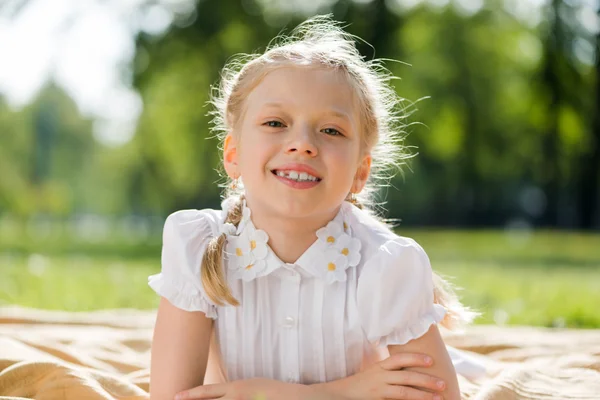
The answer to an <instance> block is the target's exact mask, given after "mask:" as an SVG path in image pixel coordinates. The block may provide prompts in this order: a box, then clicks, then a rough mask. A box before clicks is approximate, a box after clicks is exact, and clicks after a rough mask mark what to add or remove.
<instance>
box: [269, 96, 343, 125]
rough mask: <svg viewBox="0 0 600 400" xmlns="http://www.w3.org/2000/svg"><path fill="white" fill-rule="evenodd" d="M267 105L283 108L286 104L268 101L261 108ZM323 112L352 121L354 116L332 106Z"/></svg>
mask: <svg viewBox="0 0 600 400" xmlns="http://www.w3.org/2000/svg"><path fill="white" fill-rule="evenodd" d="M267 107H274V108H283V107H284V104H283V103H281V102H278V101H269V102H266V103H263V104H262V105H261V108H267ZM323 114H329V115H333V116H334V117H338V118H341V119H343V120H346V121H347V122H352V118H350V116H349V115H348V114H347V113H345V112H343V111H342V110H338V109H335V108H330V109H327V110H324V112H323Z"/></svg>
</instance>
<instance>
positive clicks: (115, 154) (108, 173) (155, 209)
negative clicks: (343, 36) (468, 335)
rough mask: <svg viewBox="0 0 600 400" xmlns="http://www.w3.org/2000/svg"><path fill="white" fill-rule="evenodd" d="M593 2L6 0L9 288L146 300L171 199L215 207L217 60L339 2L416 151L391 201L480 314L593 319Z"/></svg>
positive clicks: (596, 236) (406, 231)
mask: <svg viewBox="0 0 600 400" xmlns="http://www.w3.org/2000/svg"><path fill="white" fill-rule="evenodd" d="M599 9H600V4H599V2H598V1H597V0H564V1H562V0H551V1H550V0H504V1H500V0H487V1H483V0H429V1H424V0H385V1H384V0H360V1H358V0H354V1H352V0H219V1H216V0H201V1H193V0H127V1H124V0H104V1H101V0H85V1H82V0H0V306H4V305H12V304H18V305H22V306H29V307H36V308H46V309H61V310H69V311H83V310H93V309H103V308H140V309H152V308H154V307H156V306H157V304H158V299H157V296H156V295H155V294H154V293H153V292H152V291H151V290H150V289H149V288H148V286H147V277H148V275H151V274H154V273H157V272H158V271H159V269H160V248H161V230H162V224H163V222H164V219H165V217H166V216H167V215H168V214H169V213H170V212H173V211H175V210H178V209H182V208H205V207H212V208H215V207H218V206H219V202H220V191H219V190H220V188H219V186H218V183H220V182H222V179H221V178H220V177H219V175H218V173H217V172H216V169H217V168H218V165H219V157H220V156H219V151H217V146H218V142H217V141H216V140H215V139H214V137H212V134H211V132H210V124H209V122H210V118H209V117H208V116H207V115H206V113H207V112H208V111H209V108H208V107H207V106H206V102H207V100H208V95H209V91H210V86H211V85H213V84H215V83H217V81H218V77H219V71H220V68H221V67H222V66H223V64H224V63H225V62H226V61H227V60H228V58H229V57H231V56H232V55H234V54H236V53H240V52H244V53H251V52H255V51H262V50H264V48H265V46H266V45H267V44H268V42H269V41H270V39H271V38H272V37H273V36H275V35H277V34H278V33H279V32H282V31H283V32H289V31H290V30H291V29H292V28H293V27H294V26H295V25H296V24H297V23H299V22H301V21H302V20H304V19H306V18H307V17H310V16H312V15H316V14H323V13H332V14H333V16H334V18H335V19H337V20H340V21H343V22H344V23H346V24H347V30H348V31H349V32H350V33H352V34H355V35H357V36H359V37H361V38H362V39H364V41H365V42H359V43H358V46H359V49H360V51H361V53H362V54H363V55H364V56H365V57H366V58H367V59H371V58H373V57H374V56H375V57H377V58H386V59H391V60H397V61H389V62H388V63H386V66H387V68H389V69H390V71H391V72H392V73H393V74H394V75H396V76H397V77H399V78H400V79H397V80H395V81H394V87H395V89H396V90H397V92H398V93H399V94H400V96H402V97H403V98H405V99H406V101H405V102H404V106H405V111H406V114H407V117H406V123H407V124H408V127H407V133H409V135H408V136H407V137H406V140H405V144H406V145H407V146H411V147H410V149H411V151H412V152H413V153H414V154H417V153H418V154H417V155H416V156H415V157H414V158H412V159H410V160H409V161H408V163H407V165H406V166H404V168H403V172H402V173H400V174H398V175H397V176H396V177H395V178H394V179H393V180H392V181H391V183H390V186H389V187H387V188H385V189H384V190H383V191H382V194H381V199H382V200H385V201H386V204H385V207H386V209H387V213H386V216H388V217H390V218H394V219H396V220H397V221H398V228H397V231H398V233H399V234H401V235H406V236H411V237H414V238H415V239H416V240H417V241H419V242H420V243H421V244H422V245H423V246H424V248H425V249H426V251H427V252H428V254H429V256H430V258H431V261H432V265H433V268H434V269H435V270H436V271H437V272H438V273H440V274H442V275H444V276H447V277H449V278H450V280H451V282H453V283H454V284H455V285H456V286H458V287H460V288H462V290H459V292H458V293H459V295H460V296H461V298H462V300H463V302H464V303H465V304H467V305H468V306H470V307H472V308H474V309H476V310H478V311H480V312H481V313H482V316H481V317H480V318H479V319H478V320H477V321H476V323H484V324H498V325H505V324H527V325H539V326H548V327H565V326H566V327H600V309H599V305H600V195H599V186H600V80H599V77H600V51H599V43H600V16H599Z"/></svg>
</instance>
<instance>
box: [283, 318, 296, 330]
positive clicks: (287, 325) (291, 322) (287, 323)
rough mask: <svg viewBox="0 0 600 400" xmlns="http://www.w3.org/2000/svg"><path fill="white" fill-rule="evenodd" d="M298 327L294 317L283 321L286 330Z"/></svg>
mask: <svg viewBox="0 0 600 400" xmlns="http://www.w3.org/2000/svg"><path fill="white" fill-rule="evenodd" d="M295 325H296V320H295V319H294V318H293V317H285V319H284V320H283V326H284V328H288V329H289V328H293V327H294V326H295Z"/></svg>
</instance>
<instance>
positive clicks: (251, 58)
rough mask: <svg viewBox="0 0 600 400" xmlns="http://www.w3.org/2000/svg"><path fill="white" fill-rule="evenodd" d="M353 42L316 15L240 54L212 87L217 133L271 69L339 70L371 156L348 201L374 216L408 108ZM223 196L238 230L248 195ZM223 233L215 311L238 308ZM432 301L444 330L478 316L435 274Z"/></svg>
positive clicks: (214, 244) (209, 278) (214, 275)
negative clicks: (261, 48) (259, 50)
mask: <svg viewBox="0 0 600 400" xmlns="http://www.w3.org/2000/svg"><path fill="white" fill-rule="evenodd" d="M355 39H356V38H355V37H354V36H352V35H350V34H348V33H347V32H345V31H344V30H343V29H342V28H341V27H340V25H339V23H337V22H335V21H333V20H332V19H331V17H330V16H317V17H314V18H312V19H310V20H308V21H305V22H304V23H302V24H300V25H299V26H298V27H296V29H294V30H293V31H292V32H291V34H290V35H288V36H283V35H281V36H278V37H277V38H275V40H274V41H273V42H272V43H271V44H270V45H269V46H268V47H267V50H266V51H265V53H264V54H253V55H238V56H236V57H234V58H233V59H232V60H231V61H229V62H228V63H227V65H226V66H225V67H224V68H223V71H222V74H221V82H220V86H219V87H218V88H213V93H212V101H211V103H212V104H213V106H214V111H212V112H211V113H210V114H211V115H212V116H213V125H214V128H213V130H214V132H215V133H216V135H217V136H218V137H219V139H220V140H221V143H222V142H223V141H224V139H225V137H226V135H227V134H228V133H230V132H235V129H234V127H236V126H237V124H238V123H239V121H240V120H241V119H242V118H243V113H244V100H245V99H246V98H247V96H248V94H249V93H250V92H251V91H252V90H253V89H254V88H255V87H256V86H257V85H258V84H259V83H260V82H261V80H262V79H263V78H264V77H265V76H266V75H267V74H268V73H269V72H271V71H273V70H275V69H277V68H282V67H286V66H295V67H313V68H314V67H321V68H331V69H334V70H336V71H339V72H340V73H341V74H343V76H344V77H345V78H346V80H347V82H348V83H349V84H350V85H351V86H352V88H353V89H354V91H355V93H356V94H357V96H356V101H357V102H358V104H357V110H360V115H359V117H360V122H361V129H362V146H361V147H362V148H363V149H364V150H366V151H368V152H370V154H371V156H372V164H371V173H370V176H369V179H368V181H367V184H366V185H365V188H364V189H363V190H362V191H361V193H359V194H356V195H353V196H351V197H350V198H349V199H347V200H349V201H351V202H352V203H353V204H354V205H356V206H357V207H359V208H364V209H365V210H366V211H371V212H373V211H374V209H375V206H376V204H375V202H374V199H373V197H374V194H375V192H376V190H377V189H378V188H380V187H381V186H383V185H385V184H386V181H387V180H389V179H390V178H391V177H392V176H393V172H394V171H395V170H399V167H400V166H401V165H402V164H403V163H404V160H405V159H407V158H408V157H410V156H411V155H410V154H409V153H408V152H407V148H406V147H405V146H403V145H402V141H403V139H404V137H405V131H404V129H405V128H406V125H405V124H404V123H403V119H404V118H405V117H406V115H407V114H406V108H403V107H402V103H403V101H404V99H402V98H400V97H398V95H397V94H396V92H395V90H394V89H393V88H392V86H391V85H390V81H391V80H392V79H393V76H392V75H391V73H389V71H388V70H387V69H385V68H384V67H383V66H382V64H381V60H371V61H365V60H364V59H363V57H362V56H361V55H360V53H359V52H358V50H357V48H356V46H355V43H354V41H355ZM226 188H227V189H226V193H225V194H226V196H225V197H226V198H227V199H232V200H233V201H234V204H233V205H232V206H231V207H229V209H228V210H227V217H226V221H225V222H228V223H231V224H233V225H235V226H237V225H238V224H239V222H240V220H241V215H242V201H243V197H242V196H243V195H242V192H241V190H240V188H239V187H237V188H236V187H233V188H232V187H231V186H230V184H229V182H228V183H227V186H226ZM225 243H226V235H225V234H221V235H220V236H218V237H216V238H214V239H213V240H212V241H211V242H210V243H209V244H208V247H207V249H206V251H205V253H204V256H203V259H202V268H201V271H202V284H203V285H204V288H205V290H206V293H207V295H208V297H209V298H210V299H211V300H212V301H213V302H214V303H215V304H218V305H224V304H225V302H227V303H229V304H232V305H239V302H238V301H237V300H236V299H235V298H234V297H233V295H232V294H231V290H230V288H229V287H228V285H227V283H226V279H225V276H224V272H223V265H222V264H223V249H224V247H225ZM434 287H435V289H434V301H435V302H436V303H438V304H441V305H443V306H445V307H446V308H447V310H448V312H447V314H446V317H445V318H444V320H443V321H442V325H443V326H445V327H447V328H449V329H454V328H457V327H458V326H459V325H462V324H464V323H468V322H470V321H471V320H472V319H473V318H474V316H475V315H476V314H475V313H473V312H471V311H469V310H468V309H467V308H466V307H464V306H462V305H461V304H460V302H459V301H458V299H457V297H456V295H455V293H454V291H453V290H452V288H451V287H450V285H449V283H448V282H446V281H445V280H444V279H442V278H441V277H440V276H438V275H437V274H435V273H434Z"/></svg>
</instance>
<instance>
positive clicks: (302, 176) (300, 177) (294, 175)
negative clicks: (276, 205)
mask: <svg viewBox="0 0 600 400" xmlns="http://www.w3.org/2000/svg"><path fill="white" fill-rule="evenodd" d="M277 175H278V176H281V177H283V178H288V179H292V180H295V181H311V182H316V181H317V180H318V179H317V178H316V177H314V176H312V175H309V174H308V173H306V172H300V173H298V172H296V171H277Z"/></svg>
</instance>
